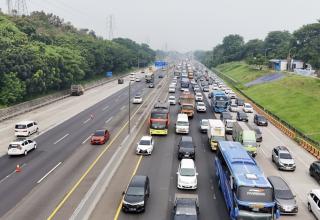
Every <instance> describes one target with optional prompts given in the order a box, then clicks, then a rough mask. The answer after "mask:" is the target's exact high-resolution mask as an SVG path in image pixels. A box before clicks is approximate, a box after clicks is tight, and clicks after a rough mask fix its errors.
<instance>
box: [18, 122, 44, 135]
mask: <svg viewBox="0 0 320 220" xmlns="http://www.w3.org/2000/svg"><path fill="white" fill-rule="evenodd" d="M38 130H39V128H38V123H37V122H35V121H22V122H19V123H17V124H16V125H15V126H14V135H15V136H17V137H18V136H24V137H28V136H30V135H31V134H33V133H36V132H37V131H38Z"/></svg>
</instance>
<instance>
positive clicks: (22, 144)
mask: <svg viewBox="0 0 320 220" xmlns="http://www.w3.org/2000/svg"><path fill="white" fill-rule="evenodd" d="M36 148H37V143H36V142H35V141H33V140H30V139H18V140H16V141H13V142H11V143H10V144H9V147H8V155H9V156H13V155H27V154H28V152H29V151H31V150H33V149H36Z"/></svg>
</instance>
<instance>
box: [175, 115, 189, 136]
mask: <svg viewBox="0 0 320 220" xmlns="http://www.w3.org/2000/svg"><path fill="white" fill-rule="evenodd" d="M176 133H178V134H189V119H188V115H187V114H181V113H180V114H178V118H177V122H176Z"/></svg>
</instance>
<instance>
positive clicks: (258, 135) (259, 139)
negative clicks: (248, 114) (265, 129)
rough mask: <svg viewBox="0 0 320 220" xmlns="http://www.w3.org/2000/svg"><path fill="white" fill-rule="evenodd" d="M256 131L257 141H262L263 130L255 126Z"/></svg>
mask: <svg viewBox="0 0 320 220" xmlns="http://www.w3.org/2000/svg"><path fill="white" fill-rule="evenodd" d="M253 130H254V132H255V133H256V142H262V132H261V130H260V129H259V128H258V127H254V128H253Z"/></svg>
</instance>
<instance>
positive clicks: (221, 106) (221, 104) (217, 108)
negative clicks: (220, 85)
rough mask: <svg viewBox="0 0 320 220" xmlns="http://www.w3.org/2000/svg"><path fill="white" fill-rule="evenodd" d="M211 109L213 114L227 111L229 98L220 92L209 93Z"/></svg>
mask: <svg viewBox="0 0 320 220" xmlns="http://www.w3.org/2000/svg"><path fill="white" fill-rule="evenodd" d="M210 97H211V107H212V110H213V111H214V112H215V113H221V112H225V111H228V107H229V97H228V96H227V95H226V94H225V93H224V91H221V90H214V91H212V93H211V96H210Z"/></svg>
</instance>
